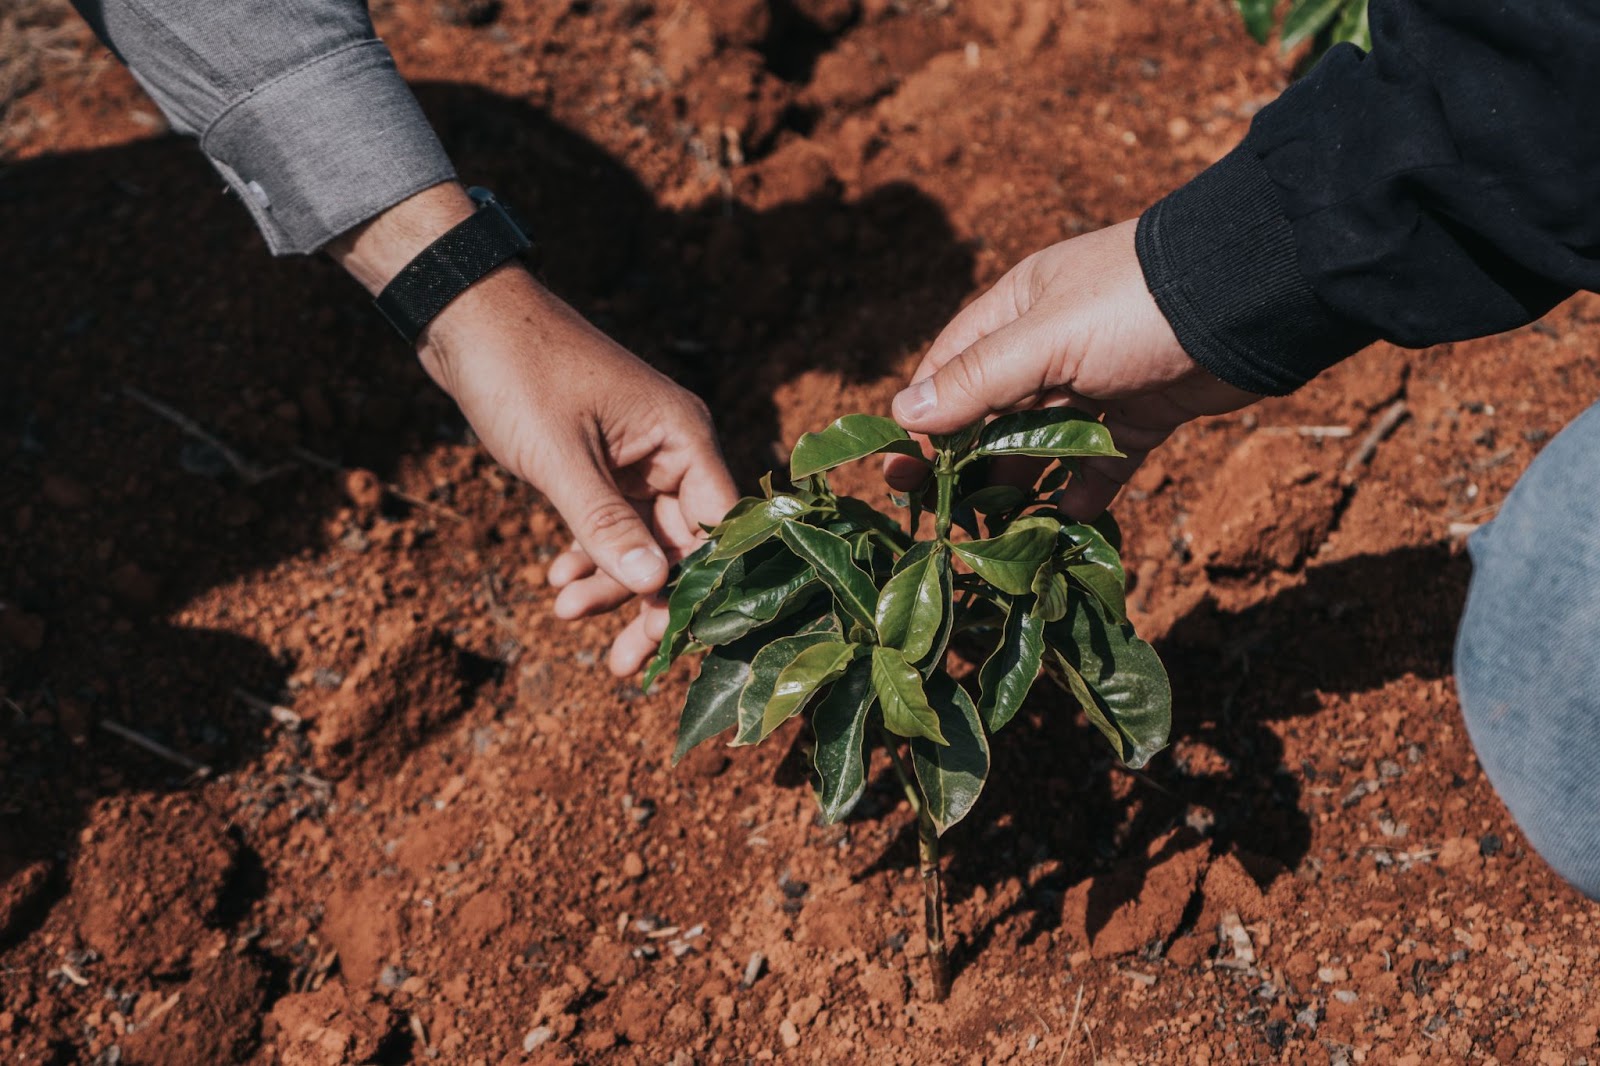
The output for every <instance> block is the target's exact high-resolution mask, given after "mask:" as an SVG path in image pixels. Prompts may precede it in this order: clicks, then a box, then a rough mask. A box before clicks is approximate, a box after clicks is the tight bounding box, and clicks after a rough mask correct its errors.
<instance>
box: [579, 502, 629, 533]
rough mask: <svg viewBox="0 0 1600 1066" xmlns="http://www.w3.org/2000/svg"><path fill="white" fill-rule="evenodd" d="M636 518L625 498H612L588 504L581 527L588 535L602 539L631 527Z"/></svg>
mask: <svg viewBox="0 0 1600 1066" xmlns="http://www.w3.org/2000/svg"><path fill="white" fill-rule="evenodd" d="M638 520H639V516H638V515H637V514H635V513H634V510H633V508H632V507H630V506H629V505H628V502H627V501H626V500H623V499H621V498H612V499H609V500H600V501H599V502H597V503H594V504H591V505H590V507H589V509H588V510H587V511H585V512H584V516H583V528H584V529H585V530H587V531H588V533H589V535H590V536H592V537H598V538H601V539H604V538H607V537H614V536H615V535H616V534H618V533H620V532H623V531H625V530H627V529H629V528H631V527H632V526H633V525H634V524H635V523H636V522H637V521H638Z"/></svg>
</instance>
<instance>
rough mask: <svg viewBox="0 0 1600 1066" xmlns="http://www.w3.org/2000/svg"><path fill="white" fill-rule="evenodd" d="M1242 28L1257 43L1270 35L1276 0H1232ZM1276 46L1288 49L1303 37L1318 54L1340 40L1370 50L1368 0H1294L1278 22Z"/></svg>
mask: <svg viewBox="0 0 1600 1066" xmlns="http://www.w3.org/2000/svg"><path fill="white" fill-rule="evenodd" d="M1234 3H1236V4H1238V5H1239V14H1240V15H1241V16H1242V17H1243V18H1244V25H1245V29H1247V30H1249V31H1250V36H1252V37H1254V38H1255V39H1256V40H1257V41H1258V42H1259V43H1261V44H1266V43H1267V38H1268V37H1270V36H1272V27H1273V25H1274V17H1273V16H1274V9H1275V8H1276V7H1277V6H1278V5H1277V2H1276V0H1234ZM1277 26H1278V38H1279V41H1278V43H1279V47H1281V48H1282V49H1283V50H1284V51H1285V52H1288V51H1291V50H1293V49H1294V48H1295V46H1297V45H1298V44H1300V42H1302V41H1307V40H1309V41H1311V42H1312V49H1311V51H1312V55H1313V56H1319V55H1321V54H1322V53H1323V52H1326V51H1327V50H1328V49H1329V48H1331V47H1333V46H1334V45H1336V44H1339V43H1341V42H1343V41H1349V42H1350V43H1351V44H1354V45H1356V46H1357V47H1358V48H1362V49H1365V50H1368V51H1370V50H1371V48H1372V28H1371V26H1370V25H1369V24H1368V22H1367V0H1294V2H1293V3H1291V4H1290V5H1289V10H1288V11H1286V12H1284V15H1283V20H1282V21H1281V22H1278V23H1277Z"/></svg>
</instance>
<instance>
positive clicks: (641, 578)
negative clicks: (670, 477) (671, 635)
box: [542, 455, 667, 594]
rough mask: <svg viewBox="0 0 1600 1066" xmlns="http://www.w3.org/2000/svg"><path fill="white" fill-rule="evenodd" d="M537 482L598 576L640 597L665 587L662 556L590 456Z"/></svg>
mask: <svg viewBox="0 0 1600 1066" xmlns="http://www.w3.org/2000/svg"><path fill="white" fill-rule="evenodd" d="M558 461H559V460H558ZM542 480H543V481H544V483H545V485H546V488H545V491H546V494H547V495H548V496H549V498H550V502H551V503H552V504H554V505H555V508H556V510H558V511H560V512H561V517H562V518H563V519H564V520H565V521H566V523H567V528H569V529H571V530H572V535H573V536H574V537H575V538H576V539H577V541H578V546H579V547H581V548H582V549H583V551H584V554H586V555H587V556H588V557H589V558H590V559H591V560H593V561H594V565H595V566H596V567H597V568H598V569H599V570H600V571H601V572H603V573H604V574H606V575H607V576H609V577H610V578H611V579H612V581H614V582H615V583H616V584H617V585H620V586H622V587H623V588H625V589H628V590H629V591H632V592H636V593H640V594H644V593H650V592H654V591H656V590H657V589H659V588H660V587H661V586H662V585H664V584H666V581H667V555H666V552H664V551H662V549H661V545H659V544H657V543H656V539H655V537H654V536H652V535H651V533H650V528H649V527H648V526H647V525H645V522H644V519H643V518H642V517H640V515H639V511H638V510H637V509H636V508H635V507H634V505H633V504H632V503H630V502H629V501H628V500H627V499H625V498H624V497H623V495H622V493H621V492H619V491H618V490H617V486H616V484H615V483H614V482H613V481H612V480H611V476H610V474H609V473H608V472H607V471H606V470H605V469H604V468H603V467H602V466H601V465H600V463H599V462H598V461H597V460H596V459H595V457H594V456H592V455H585V456H583V457H582V458H581V459H577V460H574V459H573V458H571V457H570V456H569V457H568V460H567V462H566V464H565V467H564V468H562V469H561V471H560V474H559V475H558V476H556V477H553V478H545V479H542ZM573 587H574V586H568V588H567V589H563V590H562V591H563V593H566V592H568V591H570V590H571V589H572V588H573Z"/></svg>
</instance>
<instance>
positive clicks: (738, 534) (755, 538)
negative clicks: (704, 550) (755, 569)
mask: <svg viewBox="0 0 1600 1066" xmlns="http://www.w3.org/2000/svg"><path fill="white" fill-rule="evenodd" d="M809 510H810V507H808V506H807V505H806V503H805V501H804V500H801V499H800V498H799V497H797V496H788V495H783V496H774V497H773V498H772V499H770V500H761V501H759V502H758V503H756V505H755V506H753V507H751V508H750V509H749V510H747V511H745V512H744V513H743V514H741V515H739V517H737V518H733V519H729V520H728V521H726V522H723V523H722V525H720V526H718V527H717V530H716V536H717V546H716V548H715V550H713V551H712V553H711V555H710V556H709V558H710V559H712V560H713V561H715V560H719V559H731V558H733V557H735V556H739V555H743V554H744V553H745V552H747V551H749V550H750V549H751V548H754V547H756V546H757V545H759V544H764V543H766V541H767V540H769V539H770V538H771V537H772V536H773V535H774V534H776V533H777V532H778V530H779V528H780V527H781V526H783V525H784V524H785V523H786V522H788V521H789V520H791V519H794V518H798V517H800V516H801V515H803V514H805V513H806V512H807V511H809Z"/></svg>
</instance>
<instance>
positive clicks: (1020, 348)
mask: <svg viewBox="0 0 1600 1066" xmlns="http://www.w3.org/2000/svg"><path fill="white" fill-rule="evenodd" d="M1051 333H1052V330H1051V327H1050V325H1049V324H1048V322H1047V321H1046V316H1032V317H1023V318H1020V319H1018V320H1016V321H1015V322H1012V323H1011V324H1009V325H1007V326H1003V327H1001V328H1000V329H998V330H996V331H995V332H993V333H990V334H988V335H986V336H984V337H981V338H979V339H978V340H977V341H976V342H974V343H973V344H972V345H971V346H970V347H969V348H967V349H966V350H965V351H964V352H962V353H961V354H960V355H957V356H956V357H955V358H953V359H951V360H950V361H949V362H947V363H945V364H944V365H943V366H941V367H939V368H938V369H937V370H935V371H934V372H933V374H932V375H930V376H929V377H927V378H924V379H923V380H922V381H919V382H917V383H915V384H913V385H911V386H910V387H908V388H906V389H905V390H903V391H902V392H901V393H900V394H899V395H898V396H896V397H895V398H894V417H895V420H896V421H898V422H899V423H900V424H901V425H902V426H904V427H905V428H906V429H908V430H911V431H912V432H914V433H954V432H955V431H956V430H958V429H961V428H962V427H963V426H968V425H971V424H972V423H973V422H976V421H977V420H978V419H980V418H983V417H985V416H987V415H990V414H994V413H997V412H1000V411H1006V410H1010V409H1011V408H1013V407H1016V406H1018V405H1019V404H1023V403H1026V402H1028V401H1031V400H1033V399H1035V398H1037V397H1038V396H1039V394H1040V393H1042V392H1043V391H1044V390H1045V389H1046V388H1047V387H1048V386H1049V385H1050V384H1051V382H1050V381H1049V376H1050V368H1051V367H1052V366H1053V365H1054V363H1055V353H1056V349H1057V344H1056V338H1055V337H1053V336H1052V335H1051Z"/></svg>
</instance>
